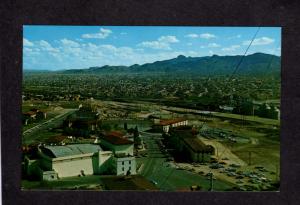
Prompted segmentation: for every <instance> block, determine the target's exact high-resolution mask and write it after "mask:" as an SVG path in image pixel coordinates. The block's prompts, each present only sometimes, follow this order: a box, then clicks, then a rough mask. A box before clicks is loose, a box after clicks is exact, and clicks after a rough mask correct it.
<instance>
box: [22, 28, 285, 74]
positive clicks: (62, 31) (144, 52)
mask: <svg viewBox="0 0 300 205" xmlns="http://www.w3.org/2000/svg"><path fill="white" fill-rule="evenodd" d="M257 29H258V28H257V27H176V26H173V27H172V26H24V27H23V68H24V69H35V70H60V69H80V68H88V67H91V66H103V65H132V64H143V63H151V62H154V61H158V60H165V59H171V58H175V57H177V56H178V55H185V56H192V57H198V56H211V55H213V54H216V55H242V54H244V52H245V50H246V48H247V46H248V45H249V43H250V40H251V39H252V38H253V36H254V34H255V33H256V31H257ZM280 48H281V28H280V27H261V28H260V29H259V32H258V34H257V36H256V38H255V40H254V41H253V43H252V45H251V47H250V49H249V51H248V53H247V54H252V53H256V52H263V53H269V54H275V55H277V56H280V55H281V49H280Z"/></svg>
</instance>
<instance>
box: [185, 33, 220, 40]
mask: <svg viewBox="0 0 300 205" xmlns="http://www.w3.org/2000/svg"><path fill="white" fill-rule="evenodd" d="M185 37H186V38H203V39H211V38H216V37H217V36H215V35H214V34H211V33H202V34H200V35H199V34H196V33H190V34H188V35H186V36H185Z"/></svg>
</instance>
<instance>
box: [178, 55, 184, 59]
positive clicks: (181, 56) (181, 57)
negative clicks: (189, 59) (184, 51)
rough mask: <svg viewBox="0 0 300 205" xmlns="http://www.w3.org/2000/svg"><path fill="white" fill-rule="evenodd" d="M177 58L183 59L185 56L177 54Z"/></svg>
mask: <svg viewBox="0 0 300 205" xmlns="http://www.w3.org/2000/svg"><path fill="white" fill-rule="evenodd" d="M177 58H179V59H184V58H186V57H185V56H184V55H179V56H177Z"/></svg>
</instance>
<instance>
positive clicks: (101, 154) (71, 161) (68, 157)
mask: <svg viewBox="0 0 300 205" xmlns="http://www.w3.org/2000/svg"><path fill="white" fill-rule="evenodd" d="M25 167H26V173H27V175H35V176H37V177H38V178H39V179H41V180H56V179H59V178H63V177H73V176H85V175H93V174H107V173H110V174H116V175H128V174H136V162H135V158H134V157H133V156H132V155H131V156H129V155H128V153H122V154H121V153H118V154H114V152H113V151H110V150H107V151H105V150H103V149H102V148H101V147H100V146H99V145H97V144H69V145H64V146H42V147H39V149H38V158H35V159H30V158H29V157H26V158H25Z"/></svg>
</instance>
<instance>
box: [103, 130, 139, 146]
mask: <svg viewBox="0 0 300 205" xmlns="http://www.w3.org/2000/svg"><path fill="white" fill-rule="evenodd" d="M123 136H124V134H121V133H119V132H116V131H113V132H109V133H107V134H106V135H104V136H102V137H101V138H102V139H104V140H105V141H107V142H109V143H111V144H114V145H128V144H133V142H132V141H130V140H128V139H126V138H124V137H123Z"/></svg>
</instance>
